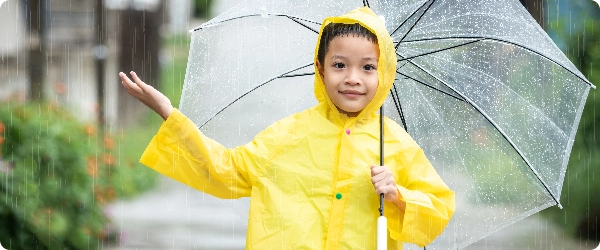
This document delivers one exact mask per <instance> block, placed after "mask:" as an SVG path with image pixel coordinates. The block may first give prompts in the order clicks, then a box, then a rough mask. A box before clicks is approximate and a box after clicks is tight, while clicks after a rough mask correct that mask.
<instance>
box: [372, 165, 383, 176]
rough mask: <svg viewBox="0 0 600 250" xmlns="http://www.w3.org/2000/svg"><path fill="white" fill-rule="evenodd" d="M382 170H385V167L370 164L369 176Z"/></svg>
mask: <svg viewBox="0 0 600 250" xmlns="http://www.w3.org/2000/svg"><path fill="white" fill-rule="evenodd" d="M383 171H385V169H384V168H382V167H381V166H371V176H375V175H378V174H380V173H382V172H383Z"/></svg>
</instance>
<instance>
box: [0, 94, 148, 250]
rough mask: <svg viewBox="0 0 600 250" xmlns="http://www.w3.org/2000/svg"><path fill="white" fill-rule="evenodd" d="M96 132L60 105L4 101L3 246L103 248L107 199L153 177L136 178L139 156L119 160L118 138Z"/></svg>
mask: <svg viewBox="0 0 600 250" xmlns="http://www.w3.org/2000/svg"><path fill="white" fill-rule="evenodd" d="M96 133H97V129H96V127H95V126H94V125H92V124H87V125H84V124H81V123H80V122H78V121H77V120H76V119H75V118H74V117H73V116H72V115H71V114H70V113H68V112H67V111H65V110H63V109H60V108H59V107H57V106H55V105H51V104H39V103H35V104H28V105H14V106H13V104H11V103H4V104H2V105H1V106H0V157H1V158H0V164H1V167H0V242H1V243H2V245H3V246H4V247H7V248H8V249H97V248H98V247H99V244H101V242H102V240H106V239H107V238H109V237H110V236H111V235H109V232H110V221H109V218H107V216H106V215H105V214H104V212H103V205H104V204H106V203H107V202H110V201H112V200H114V199H115V198H117V197H118V196H125V197H126V196H131V195H133V194H136V193H139V192H140V191H142V190H143V188H149V186H151V185H152V183H153V182H152V181H148V180H147V179H143V180H140V179H136V178H135V176H137V175H140V174H139V173H138V172H137V169H136V167H137V165H139V164H137V163H136V162H137V159H136V160H135V161H133V162H131V161H129V160H125V159H121V157H120V154H119V152H115V149H117V145H116V143H115V141H114V140H113V139H112V138H111V137H109V136H107V137H104V138H99V137H98V136H97V135H96ZM138 157H139V156H138ZM112 236H114V235H112Z"/></svg>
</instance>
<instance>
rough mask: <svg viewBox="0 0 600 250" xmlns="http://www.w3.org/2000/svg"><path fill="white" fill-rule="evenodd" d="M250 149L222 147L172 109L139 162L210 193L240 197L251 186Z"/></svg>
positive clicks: (246, 194)
mask: <svg viewBox="0 0 600 250" xmlns="http://www.w3.org/2000/svg"><path fill="white" fill-rule="evenodd" d="M250 151H251V150H250V147H246V146H240V147H237V148H235V149H226V148H225V147H223V146H222V145H221V144H219V143H217V142H215V141H213V140H211V139H210V138H208V137H206V136H205V135H204V134H202V132H200V130H199V129H198V128H197V127H196V125H195V124H194V123H193V122H192V121H190V120H189V119H188V118H187V117H185V116H184V115H183V114H182V113H181V112H180V111H179V110H177V109H174V110H173V112H172V113H171V115H169V118H168V119H167V120H166V121H165V122H164V123H163V124H162V126H161V127H160V129H159V130H158V133H157V134H156V135H155V136H154V138H153V139H152V141H151V142H150V144H149V145H148V147H147V148H146V150H145V151H144V153H143V155H142V158H141V160H140V162H141V163H142V164H144V165H146V166H148V167H150V168H152V169H154V170H156V171H157V172H159V173H161V174H163V175H166V176H168V177H171V178H173V179H175V180H177V181H179V182H182V183H184V184H186V185H188V186H191V187H193V188H195V189H198V190H200V191H203V192H205V193H208V194H210V195H213V196H216V197H219V198H223V199H227V198H240V197H246V196H250V192H251V188H252V185H251V182H250V181H249V180H250V175H251V174H252V173H251V171H249V170H248V169H249V168H250V169H255V168H254V166H255V165H254V164H253V162H254V161H253V160H252V159H253V158H252V153H251V152H250ZM248 167H249V168H248Z"/></svg>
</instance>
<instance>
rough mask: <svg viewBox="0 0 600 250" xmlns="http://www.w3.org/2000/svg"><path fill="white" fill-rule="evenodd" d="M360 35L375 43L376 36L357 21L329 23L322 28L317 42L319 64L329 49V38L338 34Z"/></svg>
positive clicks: (331, 38) (322, 61) (323, 60)
mask: <svg viewBox="0 0 600 250" xmlns="http://www.w3.org/2000/svg"><path fill="white" fill-rule="evenodd" d="M350 34H352V35H354V36H362V37H364V38H367V40H369V41H371V42H373V43H375V44H377V36H376V35H375V34H373V32H371V31H370V30H368V29H367V28H365V27H363V26H361V25H360V24H358V23H353V24H344V23H329V24H327V26H325V28H323V34H321V41H320V42H319V51H317V60H319V63H320V64H321V65H323V64H324V62H325V54H327V51H328V50H329V43H330V42H331V40H333V39H334V38H336V37H338V36H344V35H346V36H347V35H350Z"/></svg>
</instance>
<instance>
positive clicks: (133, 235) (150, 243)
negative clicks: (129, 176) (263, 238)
mask: <svg viewBox="0 0 600 250" xmlns="http://www.w3.org/2000/svg"><path fill="white" fill-rule="evenodd" d="M107 209H108V213H109V214H110V215H111V216H112V218H113V224H114V225H115V227H116V228H117V229H120V231H121V234H122V235H123V240H122V241H121V243H120V245H117V246H110V247H108V248H106V247H105V248H104V249H108V250H134V249H137V250H142V249H146V250H154V249H156V250H159V249H160V250H164V249H175V250H182V249H194V250H200V249H207V250H208V249H211V250H212V249H214V250H229V249H231V250H233V249H244V245H245V236H246V226H245V225H244V223H243V221H242V220H240V219H239V218H237V215H235V214H234V213H233V211H232V210H231V209H230V208H229V207H227V205H226V204H225V203H224V202H223V201H222V200H220V199H217V198H214V197H212V196H210V195H207V194H204V193H202V192H199V191H197V190H195V189H192V188H189V187H187V186H185V185H183V184H180V183H178V182H176V181H174V180H171V179H169V178H166V177H160V184H159V185H158V187H157V188H156V190H155V191H151V192H149V193H147V194H144V195H142V196H139V197H137V198H136V199H135V200H131V201H118V202H116V203H115V204H112V205H110V206H108V207H107Z"/></svg>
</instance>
